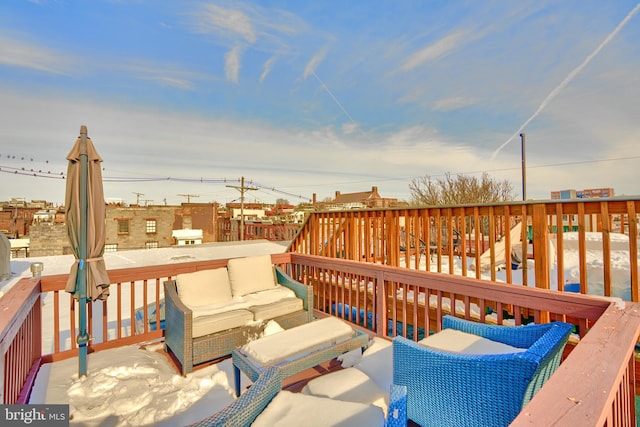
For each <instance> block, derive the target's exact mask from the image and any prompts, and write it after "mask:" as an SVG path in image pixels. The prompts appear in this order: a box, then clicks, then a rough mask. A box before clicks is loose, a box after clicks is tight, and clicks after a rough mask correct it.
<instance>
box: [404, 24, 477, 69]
mask: <svg viewBox="0 0 640 427" xmlns="http://www.w3.org/2000/svg"><path fill="white" fill-rule="evenodd" d="M467 40H468V34H467V33H466V32H464V31H456V32H454V33H452V34H449V35H447V36H445V37H443V38H441V39H440V40H438V41H436V42H435V43H431V44H429V45H428V46H425V47H423V48H422V49H420V50H418V51H417V52H415V53H413V54H412V55H410V56H409V57H408V58H407V59H406V60H405V61H404V62H403V63H402V65H401V66H400V69H401V70H402V71H410V70H413V69H414V68H416V67H418V66H420V65H422V64H424V63H425V62H428V61H432V60H434V59H437V58H440V57H443V56H445V55H447V54H449V53H450V52H451V51H453V50H455V49H457V48H458V47H459V46H460V45H462V44H463V43H464V42H466V41H467Z"/></svg>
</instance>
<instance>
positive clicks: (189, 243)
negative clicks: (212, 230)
mask: <svg viewBox="0 0 640 427" xmlns="http://www.w3.org/2000/svg"><path fill="white" fill-rule="evenodd" d="M184 244H185V245H195V244H196V241H195V240H185V241H184Z"/></svg>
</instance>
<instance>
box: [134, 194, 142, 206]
mask: <svg viewBox="0 0 640 427" xmlns="http://www.w3.org/2000/svg"><path fill="white" fill-rule="evenodd" d="M132 193H133V194H135V195H136V205H138V206H140V196H144V194H142V193H136V192H135V191H133V192H132Z"/></svg>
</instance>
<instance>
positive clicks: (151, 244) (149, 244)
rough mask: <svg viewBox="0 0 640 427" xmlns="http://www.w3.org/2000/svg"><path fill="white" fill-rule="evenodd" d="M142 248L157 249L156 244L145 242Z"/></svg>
mask: <svg viewBox="0 0 640 427" xmlns="http://www.w3.org/2000/svg"><path fill="white" fill-rule="evenodd" d="M144 247H145V248H147V249H158V248H159V246H158V242H147V243H145V244H144Z"/></svg>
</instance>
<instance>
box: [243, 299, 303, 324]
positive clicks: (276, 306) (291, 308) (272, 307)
mask: <svg viewBox="0 0 640 427" xmlns="http://www.w3.org/2000/svg"><path fill="white" fill-rule="evenodd" d="M302 308H303V306H302V300H301V299H300V298H295V297H294V298H284V299H281V300H279V301H276V302H272V303H270V304H261V305H254V306H251V307H249V310H250V311H251V312H252V313H253V320H269V319H273V318H275V317H278V316H284V315H285V314H289V313H295V312H296V311H300V310H302Z"/></svg>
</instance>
